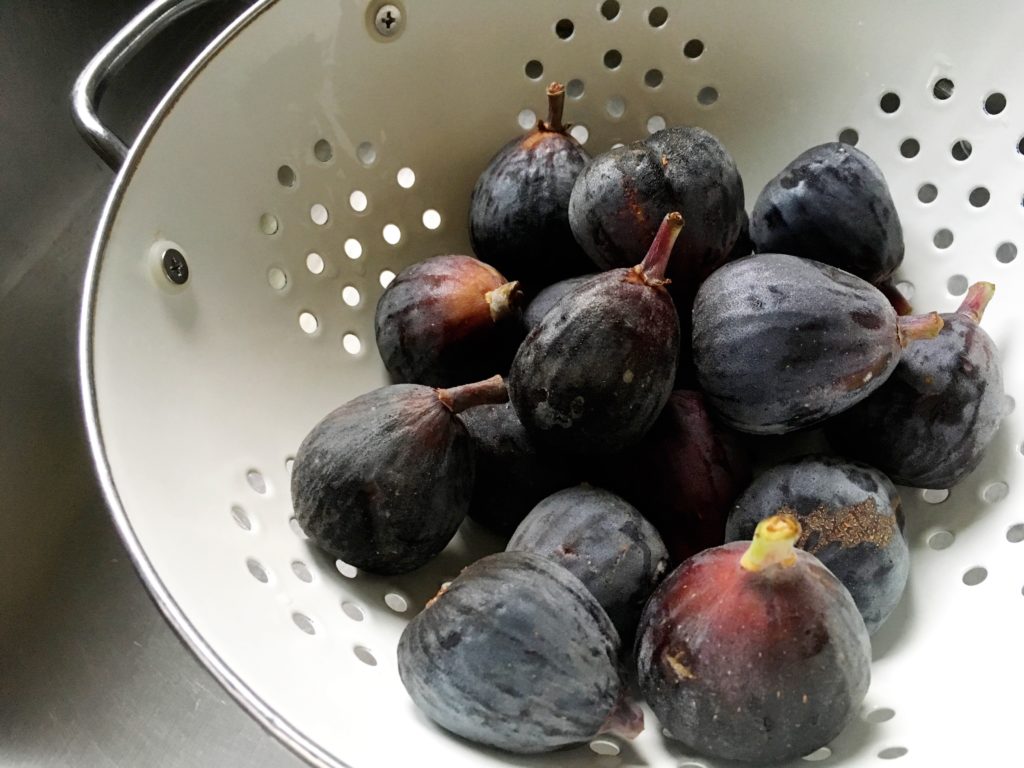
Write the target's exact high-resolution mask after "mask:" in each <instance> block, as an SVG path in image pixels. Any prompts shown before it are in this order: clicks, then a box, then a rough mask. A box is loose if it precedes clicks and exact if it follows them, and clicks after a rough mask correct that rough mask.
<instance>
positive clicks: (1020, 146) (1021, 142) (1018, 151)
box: [1017, 136, 1024, 155]
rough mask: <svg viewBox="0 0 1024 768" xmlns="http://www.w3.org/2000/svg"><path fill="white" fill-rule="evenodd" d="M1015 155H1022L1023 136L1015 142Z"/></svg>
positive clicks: (1023, 149) (1023, 153) (1023, 151)
mask: <svg viewBox="0 0 1024 768" xmlns="http://www.w3.org/2000/svg"><path fill="white" fill-rule="evenodd" d="M1017 154H1019V155H1024V136H1021V137H1020V141H1018V142H1017Z"/></svg>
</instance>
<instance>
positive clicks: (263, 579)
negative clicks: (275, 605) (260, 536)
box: [245, 557, 270, 584]
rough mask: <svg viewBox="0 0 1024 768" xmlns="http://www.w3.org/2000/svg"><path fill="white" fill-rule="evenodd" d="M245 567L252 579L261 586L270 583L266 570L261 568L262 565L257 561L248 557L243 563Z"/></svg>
mask: <svg viewBox="0 0 1024 768" xmlns="http://www.w3.org/2000/svg"><path fill="white" fill-rule="evenodd" d="M245 567H246V568H248V569H249V573H251V574H252V577H253V578H254V579H256V581H258V582H260V583H261V584H266V583H267V582H268V581H270V576H269V575H268V574H267V569H266V568H264V567H263V564H262V563H260V561H259V560H256V559H255V558H252V557H250V558H249V559H248V560H246V561H245Z"/></svg>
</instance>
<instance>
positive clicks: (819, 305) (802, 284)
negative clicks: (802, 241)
mask: <svg viewBox="0 0 1024 768" xmlns="http://www.w3.org/2000/svg"><path fill="white" fill-rule="evenodd" d="M941 328H942V318H941V317H939V315H938V314H937V313H935V312H932V313H931V314H928V315H916V316H910V317H897V315H896V312H895V310H894V309H893V308H892V306H891V305H890V304H889V302H888V301H887V300H886V298H885V296H883V295H882V294H881V293H880V292H879V291H878V289H877V288H875V287H874V286H872V285H871V284H870V283H867V282H865V281H864V280H861V279H860V278H859V277H856V276H854V275H851V274H850V273H849V272H844V271H842V270H840V269H836V268H835V267H830V266H828V265H827V264H822V263H820V262H817V261H812V260H811V259H801V258H798V257H796V256H789V255H785V254H762V255H758V256H750V257H748V258H745V259H740V260H739V261H734V262H731V263H729V264H726V265H725V266H724V267H722V268H721V269H719V270H718V271H717V272H715V273H714V274H713V275H711V277H709V278H708V279H707V280H706V281H705V282H704V284H703V285H702V286H701V288H700V291H699V292H698V293H697V300H696V302H695V304H694V308H693V354H694V363H695V364H696V366H697V377H698V380H699V382H700V385H701V387H702V388H703V390H704V392H705V394H706V395H707V397H708V400H709V402H710V403H711V405H712V406H714V408H715V409H716V410H717V411H718V413H719V414H720V415H721V416H722V417H723V418H724V419H725V420H726V422H727V423H728V424H729V425H730V426H732V427H734V428H735V429H738V430H740V431H742V432H752V433H754V434H782V433H785V432H790V431H793V430H796V429H800V428H802V427H808V426H810V425H812V424H816V423H818V422H821V421H823V420H824V419H826V418H828V417H829V416H833V415H834V414H837V413H840V412H842V411H844V410H846V409H847V408H850V407H851V406H853V405H854V404H855V403H857V402H858V401H860V400H863V399H864V398H865V397H867V396H868V395H869V394H871V393H872V392H873V391H875V390H876V389H878V387H880V386H881V385H882V384H883V383H884V382H885V380H886V379H887V378H888V377H889V375H890V374H891V373H892V371H893V369H894V368H895V367H896V364H897V363H898V362H899V360H900V355H901V353H902V351H903V348H904V347H905V346H907V345H908V344H910V343H911V342H914V341H918V340H920V339H927V338H932V337H934V336H936V335H937V334H938V332H939V330H940V329H941Z"/></svg>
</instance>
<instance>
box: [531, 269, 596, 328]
mask: <svg viewBox="0 0 1024 768" xmlns="http://www.w3.org/2000/svg"><path fill="white" fill-rule="evenodd" d="M592 277H596V275H595V274H593V273H591V274H586V275H578V276H577V277H569V278H566V279H565V280H559V281H558V282H557V283H552V284H551V285H549V286H548V287H547V288H545V289H544V290H542V291H540V292H538V293H537V295H536V296H534V297H533V300H532V301H531V302H530V303H529V304H527V305H526V310H525V311H524V312H523V323H524V324H525V325H526V330H527V331H532V330H533V329H534V328H536V327H537V326H538V325H540V320H541V318H542V317H544V315H546V314H547V313H548V310H550V309H551V308H552V307H553V306H555V305H556V304H557V303H558V302H559V301H561V300H562V297H563V296H565V295H566V294H567V293H569V292H570V291H572V290H573V289H574V288H578V287H579V286H581V285H583V284H584V283H585V282H587V281H588V280H589V279H590V278H592Z"/></svg>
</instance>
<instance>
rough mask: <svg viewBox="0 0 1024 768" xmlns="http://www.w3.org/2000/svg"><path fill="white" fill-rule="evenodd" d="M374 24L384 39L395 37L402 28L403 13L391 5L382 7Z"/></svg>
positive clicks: (378, 10)
mask: <svg viewBox="0 0 1024 768" xmlns="http://www.w3.org/2000/svg"><path fill="white" fill-rule="evenodd" d="M373 24H374V26H375V27H376V28H377V31H378V32H379V33H380V34H381V35H382V36H383V37H394V36H395V35H397V34H398V31H399V30H400V29H401V28H402V11H401V9H399V7H398V6H397V5H392V4H391V3H387V4H386V5H382V6H381V7H380V8H378V9H377V15H376V16H374V19H373Z"/></svg>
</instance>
